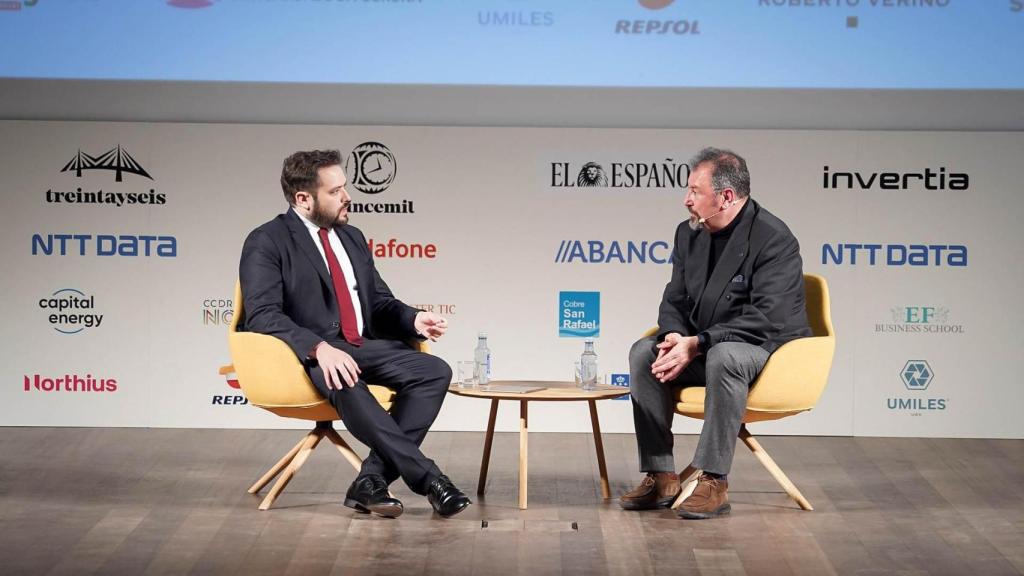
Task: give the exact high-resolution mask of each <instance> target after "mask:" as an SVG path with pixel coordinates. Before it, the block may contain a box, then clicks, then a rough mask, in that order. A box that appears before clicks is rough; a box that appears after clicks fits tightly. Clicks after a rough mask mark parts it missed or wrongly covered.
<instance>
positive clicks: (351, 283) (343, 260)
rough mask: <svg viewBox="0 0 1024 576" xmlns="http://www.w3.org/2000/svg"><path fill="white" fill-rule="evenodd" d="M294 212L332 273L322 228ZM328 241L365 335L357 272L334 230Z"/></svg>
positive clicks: (361, 331)
mask: <svg viewBox="0 0 1024 576" xmlns="http://www.w3.org/2000/svg"><path fill="white" fill-rule="evenodd" d="M292 211H293V212H295V214H296V215H297V216H298V217H299V219H300V220H302V223H303V224H305V225H306V229H307V230H309V235H310V236H311V237H312V238H313V244H315V245H316V249H317V250H319V251H320V257H321V258H323V259H324V266H325V267H326V268H327V273H328V274H330V273H331V267H330V265H328V264H327V254H325V253H324V247H323V245H322V244H320V227H319V226H317V225H316V224H313V223H312V222H310V221H309V220H307V219H306V217H305V216H303V215H302V214H299V211H298V210H295V208H292ZM327 240H328V241H330V243H331V250H334V255H335V256H336V257H337V258H338V265H339V266H341V272H342V273H343V274H344V275H345V284H346V285H347V286H348V295H349V296H350V297H351V298H352V307H353V308H355V309H356V328H358V329H359V333H360V334H362V333H363V309H362V307H361V306H360V305H359V294H358V293H357V292H356V271H355V269H353V268H352V261H351V260H349V258H348V252H346V251H345V246H344V245H342V243H341V239H340V238H338V235H337V234H336V233H335V232H334V228H331V229H329V230H328V231H327Z"/></svg>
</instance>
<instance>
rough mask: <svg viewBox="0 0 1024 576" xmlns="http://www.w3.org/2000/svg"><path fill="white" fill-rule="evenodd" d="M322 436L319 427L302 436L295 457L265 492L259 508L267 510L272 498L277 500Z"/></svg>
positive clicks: (272, 500) (272, 501)
mask: <svg viewBox="0 0 1024 576" xmlns="http://www.w3.org/2000/svg"><path fill="white" fill-rule="evenodd" d="M323 437H324V432H323V431H322V430H320V429H319V428H316V429H314V430H313V431H311V432H310V433H309V434H307V435H306V437H305V438H303V440H302V445H301V446H300V447H299V451H298V453H296V454H295V457H294V458H293V459H292V461H291V462H290V463H289V464H288V467H287V468H285V470H284V472H283V473H282V474H281V477H280V478H278V479H277V482H275V483H274V486H273V487H272V488H271V489H270V492H267V497H266V498H264V499H263V502H261V503H260V506H259V509H260V510H267V509H269V508H270V507H271V506H272V505H273V504H274V500H277V497H278V496H279V495H280V494H281V492H282V491H283V490H284V488H285V486H287V485H288V483H289V482H291V481H292V477H293V476H295V473H296V472H298V471H299V468H302V465H303V464H305V463H306V459H307V458H309V455H310V453H312V452H313V449H314V448H316V445H317V444H319V443H320V440H321V439H322V438H323Z"/></svg>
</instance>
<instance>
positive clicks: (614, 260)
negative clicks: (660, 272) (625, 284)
mask: <svg viewBox="0 0 1024 576" xmlns="http://www.w3.org/2000/svg"><path fill="white" fill-rule="evenodd" d="M555 262H556V263H558V264H671V263H672V249H671V247H670V246H669V244H668V242H665V241H663V240H653V241H651V240H622V241H620V240H562V242H561V243H560V244H559V245H558V251H557V252H555Z"/></svg>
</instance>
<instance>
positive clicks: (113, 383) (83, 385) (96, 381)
mask: <svg viewBox="0 0 1024 576" xmlns="http://www.w3.org/2000/svg"><path fill="white" fill-rule="evenodd" d="M33 390H38V391H40V392H117V380H116V379H114V378H94V377H93V375H92V374H86V375H85V377H84V378H83V377H81V376H79V375H77V374H65V375H64V376H60V377H57V378H49V377H46V376H42V375H40V374H33V375H31V376H25V392H31V391H33Z"/></svg>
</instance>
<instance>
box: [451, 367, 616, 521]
mask: <svg viewBox="0 0 1024 576" xmlns="http://www.w3.org/2000/svg"><path fill="white" fill-rule="evenodd" d="M500 385H514V386H543V387H544V389H543V390H536V391H534V392H524V393H510V392H498V391H491V390H488V387H489V386H500ZM448 391H449V392H451V393H452V394H455V395H457V396H466V397H468V398H484V399H488V400H490V401H491V414H490V417H489V418H488V419H487V436H486V437H485V438H484V454H483V458H482V459H481V460H480V480H479V482H478V483H477V486H476V493H477V494H483V493H484V488H485V486H486V484H487V467H488V464H489V463H490V460H491V441H492V440H494V420H495V418H496V417H497V416H498V402H499V401H501V400H518V401H519V508H521V509H523V510H525V509H526V486H527V481H526V478H527V469H528V466H527V464H528V461H527V445H528V444H527V433H528V432H529V425H528V422H529V419H528V410H527V406H528V405H529V403H530V402H572V401H581V400H585V401H586V402H587V404H589V405H590V424H591V426H592V427H593V429H594V447H595V448H596V449H597V466H598V469H599V470H600V472H601V495H602V496H604V498H605V499H608V498H611V490H610V489H609V488H608V467H607V465H606V464H605V461H604V443H603V442H601V424H600V422H598V419H597V404H596V402H597V401H598V400H607V399H609V398H617V397H619V396H624V395H626V394H629V388H623V387H621V386H608V385H603V384H602V385H598V386H597V388H596V389H594V390H583V389H581V388H577V387H576V384H574V383H572V382H546V381H539V380H493V381H491V382H490V383H489V384H485V385H484V386H482V387H477V388H459V387H458V386H457V385H455V384H453V385H452V386H451V387H450V388H448Z"/></svg>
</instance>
